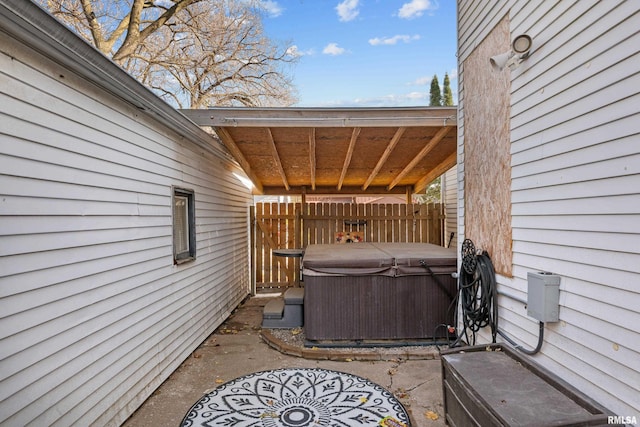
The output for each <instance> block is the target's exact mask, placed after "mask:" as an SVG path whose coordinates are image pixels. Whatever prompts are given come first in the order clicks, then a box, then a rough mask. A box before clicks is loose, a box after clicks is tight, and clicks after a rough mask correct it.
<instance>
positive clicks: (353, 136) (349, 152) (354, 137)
mask: <svg viewBox="0 0 640 427" xmlns="http://www.w3.org/2000/svg"><path fill="white" fill-rule="evenodd" d="M361 129H362V128H353V132H351V141H349V148H348V149H347V155H346V156H345V158H344V164H343V165H342V172H341V173H340V179H339V180H338V187H337V188H338V190H340V189H341V188H342V183H343V182H344V177H345V176H346V175H347V170H349V164H350V163H351V157H352V156H353V150H354V148H355V146H356V140H357V139H358V135H360V130H361Z"/></svg>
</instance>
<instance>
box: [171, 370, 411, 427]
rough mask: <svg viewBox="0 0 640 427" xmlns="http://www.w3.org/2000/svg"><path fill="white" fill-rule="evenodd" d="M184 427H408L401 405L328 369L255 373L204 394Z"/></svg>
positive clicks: (367, 383)
mask: <svg viewBox="0 0 640 427" xmlns="http://www.w3.org/2000/svg"><path fill="white" fill-rule="evenodd" d="M182 426H183V427H191V426H197V427H220V426H223V427H261V426H264V427H305V426H309V427H320V426H330V427H354V426H382V427H410V421H409V416H408V414H407V412H406V410H405V409H404V407H403V406H402V404H401V403H400V402H399V401H398V400H397V399H396V398H395V397H394V396H393V395H392V394H391V393H390V392H388V391H387V390H385V389H384V388H382V387H381V386H379V385H378V384H375V383H372V382H371V381H369V380H366V379H364V378H361V377H358V376H355V375H351V374H347V373H343V372H336V371H329V370H326V369H304V368H301V369H278V370H273V371H264V372H256V373H254V374H250V375H246V376H244V377H240V378H237V379H235V380H232V381H229V382H228V383H226V384H222V385H221V386H219V387H217V388H216V389H215V390H213V391H212V392H210V393H208V394H206V395H205V396H204V397H203V398H202V399H200V400H199V401H198V402H197V403H196V404H195V405H193V407H192V408H191V409H190V410H189V412H188V413H187V415H186V416H185V417H184V419H183V420H182Z"/></svg>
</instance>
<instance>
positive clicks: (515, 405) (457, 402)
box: [440, 344, 611, 427]
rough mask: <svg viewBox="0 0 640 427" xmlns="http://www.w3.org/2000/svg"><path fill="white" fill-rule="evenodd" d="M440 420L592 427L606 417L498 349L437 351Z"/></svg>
mask: <svg viewBox="0 0 640 427" xmlns="http://www.w3.org/2000/svg"><path fill="white" fill-rule="evenodd" d="M440 360H441V361H442V387H443V398H444V408H445V414H446V421H447V423H448V424H449V425H452V426H481V427H489V426H569V425H571V426H578V425H579V426H593V425H606V424H607V416H608V415H611V413H610V412H609V411H607V410H606V409H605V408H604V407H602V406H600V405H599V404H598V403H596V402H594V401H593V400H592V399H590V398H589V397H587V396H585V395H584V394H582V393H581V392H579V391H578V390H576V389H575V388H573V387H571V386H570V385H569V384H567V383H566V382H564V381H563V380H561V379H560V378H558V377H557V376H555V375H553V374H552V373H550V372H548V371H547V370H545V369H543V368H542V367H540V366H537V365H535V364H534V363H532V362H531V360H530V359H529V358H526V357H525V356H524V355H522V354H521V353H518V352H517V351H516V350H514V349H513V348H511V347H508V346H505V345H499V344H493V345H482V346H474V347H462V348H459V349H453V350H447V351H443V352H442V354H441V358H440Z"/></svg>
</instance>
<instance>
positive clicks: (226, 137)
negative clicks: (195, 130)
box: [215, 128, 264, 193]
mask: <svg viewBox="0 0 640 427" xmlns="http://www.w3.org/2000/svg"><path fill="white" fill-rule="evenodd" d="M215 130H216V132H217V133H218V135H219V136H220V139H222V143H223V144H224V145H225V147H227V149H228V150H229V151H230V152H231V154H232V155H233V157H235V159H236V160H237V161H238V163H239V164H240V167H242V169H243V170H244V173H246V174H247V177H248V178H249V179H250V180H251V182H253V185H254V187H256V190H257V191H258V192H259V193H263V192H264V189H263V188H262V183H261V182H260V180H259V179H258V177H257V176H256V174H255V173H254V172H253V169H252V168H251V165H250V163H249V162H248V161H247V159H246V157H245V156H244V155H243V154H242V151H241V150H240V148H238V145H237V144H236V142H235V141H234V139H233V137H232V136H231V134H229V132H227V130H226V129H224V128H215Z"/></svg>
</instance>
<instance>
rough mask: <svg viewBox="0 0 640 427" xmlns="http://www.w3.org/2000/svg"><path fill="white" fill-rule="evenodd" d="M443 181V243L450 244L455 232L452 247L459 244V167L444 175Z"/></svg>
mask: <svg viewBox="0 0 640 427" xmlns="http://www.w3.org/2000/svg"><path fill="white" fill-rule="evenodd" d="M442 182H443V185H442V188H443V190H444V191H443V200H444V209H445V223H444V243H443V244H444V245H445V246H446V245H448V244H449V240H450V239H451V233H454V236H453V240H451V247H452V248H455V247H457V246H458V168H457V167H456V166H454V167H452V168H451V169H449V170H448V171H447V172H446V173H445V174H444V175H442Z"/></svg>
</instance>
